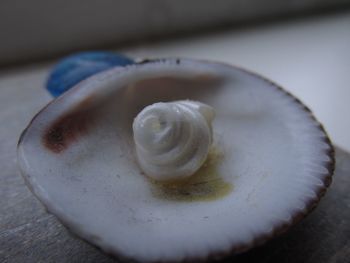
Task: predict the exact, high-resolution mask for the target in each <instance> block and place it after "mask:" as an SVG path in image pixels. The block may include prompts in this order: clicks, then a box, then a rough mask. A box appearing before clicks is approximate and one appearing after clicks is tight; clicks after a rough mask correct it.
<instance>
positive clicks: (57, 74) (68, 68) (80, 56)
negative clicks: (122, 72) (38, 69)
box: [46, 51, 134, 97]
mask: <svg viewBox="0 0 350 263" xmlns="http://www.w3.org/2000/svg"><path fill="white" fill-rule="evenodd" d="M133 63H134V61H133V60H131V59H130V58H128V57H125V56H123V55H120V54H114V53H111V52H105V51H87V52H79V53H75V54H73V55H71V56H68V57H66V58H64V59H62V60H61V61H60V62H59V63H57V65H56V66H55V68H54V69H53V70H52V72H51V74H50V76H49V78H48V80H47V83H46V89H47V90H48V91H49V92H50V94H51V95H52V96H53V97H58V96H59V95H61V94H62V93H63V92H65V91H67V90H68V89H70V88H71V87H73V86H74V85H76V84H78V83H79V82H80V81H82V80H84V79H86V78H88V77H90V76H92V75H94V74H96V73H98V72H101V71H104V70H107V69H110V68H113V67H116V66H126V65H130V64H133Z"/></svg>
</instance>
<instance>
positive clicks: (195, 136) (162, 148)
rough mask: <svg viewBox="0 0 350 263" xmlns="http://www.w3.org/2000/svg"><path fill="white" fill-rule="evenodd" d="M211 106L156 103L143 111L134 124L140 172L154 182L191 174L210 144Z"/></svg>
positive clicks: (180, 102)
mask: <svg viewBox="0 0 350 263" xmlns="http://www.w3.org/2000/svg"><path fill="white" fill-rule="evenodd" d="M213 118H214V110H213V108H212V107H210V106H208V105H206V104H203V103H200V102H196V101H189V100H188V101H186V100H183V101H175V102H167V103H164V102H158V103H154V104H152V105H150V106H147V107H146V108H144V109H143V110H142V111H141V112H140V113H139V114H138V115H137V117H136V118H135V120H134V123H133V131H134V142H135V146H136V153H137V159H138V162H139V165H140V166H141V169H142V170H143V171H144V172H145V173H146V174H147V175H149V176H150V177H152V178H154V179H157V180H168V179H179V178H183V177H187V176H190V175H192V174H193V173H194V172H196V171H197V170H198V168H199V167H200V166H201V165H202V164H203V162H204V161H205V159H206V158H207V155H208V152H209V148H210V146H211V144H212V125H211V122H212V120H213Z"/></svg>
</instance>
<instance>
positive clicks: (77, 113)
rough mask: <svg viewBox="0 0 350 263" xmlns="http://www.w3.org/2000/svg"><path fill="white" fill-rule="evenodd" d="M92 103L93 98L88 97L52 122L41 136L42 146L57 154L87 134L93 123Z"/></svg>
mask: <svg viewBox="0 0 350 263" xmlns="http://www.w3.org/2000/svg"><path fill="white" fill-rule="evenodd" d="M92 102H93V98H92V96H90V97H88V98H86V99H84V100H83V101H81V102H80V103H79V104H78V105H77V106H76V107H74V108H73V109H72V110H70V111H69V112H68V113H66V114H64V115H63V116H61V117H60V118H59V119H57V120H56V121H54V122H53V123H52V124H51V125H50V126H49V127H48V128H47V130H46V132H45V133H44V135H43V138H42V139H43V144H44V146H45V147H46V148H47V149H48V150H50V151H51V152H53V153H57V154H59V153H61V152H63V151H64V150H66V149H67V148H68V147H69V146H70V145H71V144H72V143H74V142H76V141H78V140H79V138H81V137H82V136H83V135H85V134H87V133H88V131H89V127H90V125H91V122H92V121H93V114H92V108H93V103H92Z"/></svg>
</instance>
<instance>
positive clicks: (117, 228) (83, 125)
mask: <svg viewBox="0 0 350 263" xmlns="http://www.w3.org/2000/svg"><path fill="white" fill-rule="evenodd" d="M182 100H191V101H198V102H201V103H204V104H207V105H210V106H211V107H212V108H213V109H214V111H215V119H213V121H212V129H213V135H212V145H211V149H210V150H209V154H208V156H207V160H206V161H205V163H204V164H203V165H202V166H201V167H200V168H199V170H197V171H196V172H195V174H193V175H191V176H189V177H188V178H187V179H186V180H184V181H182V182H170V183H167V182H162V181H160V182H159V181H154V180H151V179H150V178H149V177H148V176H144V175H143V173H142V170H141V169H140V166H139V164H138V161H137V154H136V151H135V144H134V138H133V128H132V124H133V121H134V119H135V117H136V116H137V115H138V114H139V113H140V112H141V111H142V110H143V109H144V108H145V107H147V106H149V105H152V104H154V103H159V102H170V103H173V102H175V101H182ZM167 105H169V104H167ZM141 116H142V115H141ZM208 119H211V118H208ZM139 136H141V137H142V135H137V136H136V137H137V138H138V137H139ZM18 163H19V165H20V168H21V171H22V174H23V177H24V179H25V180H26V182H27V184H28V186H29V187H30V189H31V191H32V192H33V193H34V194H35V195H36V196H37V198H38V199H39V200H40V201H41V202H42V203H43V204H44V205H45V206H46V208H47V210H48V211H49V212H50V213H53V214H54V215H55V216H56V217H57V218H58V219H59V220H60V221H61V222H62V223H63V224H64V225H66V226H67V227H68V228H69V229H70V230H71V231H73V232H74V233H76V234H77V235H78V236H80V237H81V238H83V239H85V240H87V241H89V242H91V243H92V244H94V245H96V246H98V247H100V248H101V249H102V250H104V251H106V252H108V253H109V254H113V255H115V256H116V257H118V258H126V259H130V260H134V261H138V262H156V261H173V262H180V261H195V260H210V259H214V258H215V259H216V258H218V255H220V257H223V256H225V255H231V254H236V253H241V252H243V251H246V250H248V249H250V248H252V247H254V246H256V245H257V244H262V243H264V242H266V241H267V240H269V239H271V238H272V237H275V236H276V235H278V234H280V233H282V232H284V231H286V230H287V229H288V228H289V227H290V226H292V225H294V224H295V223H297V222H298V221H299V220H300V219H301V218H303V217H304V216H305V215H306V214H307V213H309V212H310V211H311V210H312V209H313V208H314V207H315V206H316V204H317V203H318V202H319V200H320V198H321V197H322V196H323V194H324V193H325V191H326V189H327V187H328V186H329V184H330V182H331V178H332V174H333V169H334V153H333V147H332V144H331V142H330V140H329V138H328V136H327V134H326V132H325V131H324V129H323V127H322V126H321V124H320V123H319V122H318V121H317V120H316V119H315V117H314V116H313V115H312V113H311V112H310V110H309V109H308V108H307V107H306V106H304V105H303V104H302V103H301V102H300V101H299V100H298V99H296V98H295V97H293V96H292V95H291V94H289V93H287V92H286V91H284V90H283V89H282V88H280V87H279V86H277V85H276V84H274V83H273V82H271V81H269V80H266V79H265V78H263V77H260V76H259V75H257V74H254V73H251V72H249V71H246V70H243V69H240V68H238V67H233V66H229V65H225V64H222V63H217V62H209V61H197V60H191V59H161V60H149V61H144V62H143V63H136V64H132V65H127V66H125V67H115V68H112V69H109V70H107V71H104V72H101V73H98V74H96V75H94V76H92V77H90V78H88V79H86V80H85V81H82V82H80V83H79V84H77V85H76V86H75V87H73V88H72V89H70V90H69V91H67V92H65V93H64V94H62V96H60V97H58V98H57V99H55V100H53V101H52V102H51V103H50V104H48V105H47V106H46V107H45V108H44V109H43V110H41V111H40V112H39V113H38V114H37V115H36V116H35V117H34V119H33V120H32V121H31V122H30V124H29V125H28V127H27V128H26V130H25V131H24V132H23V134H22V136H21V138H20V140H19V144H18Z"/></svg>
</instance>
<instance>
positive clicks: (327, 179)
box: [17, 57, 336, 263]
mask: <svg viewBox="0 0 350 263" xmlns="http://www.w3.org/2000/svg"><path fill="white" fill-rule="evenodd" d="M181 59H182V58H178V57H175V58H160V59H159V58H158V59H148V58H145V59H141V60H139V61H138V62H136V63H135V64H133V65H130V67H131V66H134V67H135V66H136V67H137V66H141V65H145V64H152V63H161V62H165V61H168V60H173V61H175V62H176V64H180V63H181ZM189 60H190V61H197V62H203V63H210V64H218V65H224V66H227V67H231V68H234V69H236V70H238V71H241V72H244V73H247V74H248V75H250V76H252V77H255V78H258V79H260V80H262V81H264V82H265V83H267V84H268V85H269V86H271V87H272V88H275V89H277V90H279V91H280V92H282V93H284V94H285V95H286V96H289V97H290V98H292V99H293V102H294V103H296V104H298V105H299V106H301V107H302V109H303V111H304V112H305V113H307V115H308V116H307V117H309V118H310V120H311V121H313V122H314V123H315V124H316V125H317V129H318V130H320V131H321V132H322V133H323V134H324V138H322V140H323V142H324V143H326V144H327V145H328V146H329V149H328V150H326V151H325V154H326V155H327V157H328V158H329V160H328V161H327V162H326V163H325V165H324V167H325V168H326V169H327V171H328V173H327V175H326V176H324V178H323V179H321V178H320V180H321V181H322V182H323V185H319V186H316V187H317V188H316V190H315V193H316V195H315V197H314V198H309V200H307V201H306V202H305V209H304V210H303V211H297V212H295V213H293V214H292V215H291V220H290V221H289V222H286V223H281V224H279V225H276V226H275V227H274V228H273V230H272V231H271V232H269V233H267V234H263V235H260V236H257V237H255V238H254V239H253V240H252V241H251V242H250V243H245V244H241V245H239V244H238V245H233V246H231V247H230V248H229V249H226V250H223V251H212V252H210V251H209V252H208V254H207V255H205V256H197V257H187V258H186V257H185V258H184V259H182V260H179V261H178V260H161V261H159V260H151V261H147V262H152V263H158V262H166V263H179V262H210V261H213V260H215V261H217V260H221V259H224V258H227V257H229V256H234V255H237V254H241V253H244V252H246V251H248V250H250V249H252V248H254V247H258V246H261V245H263V244H265V243H266V242H267V241H269V240H271V239H273V238H275V237H277V236H279V235H281V234H283V233H285V232H287V231H288V230H289V229H290V228H291V227H292V226H294V225H296V224H297V223H298V222H300V221H301V220H302V219H303V218H305V217H306V216H307V215H308V214H310V213H311V212H312V211H313V210H314V209H315V208H316V206H317V205H318V203H319V201H320V200H321V198H322V197H323V196H324V195H325V193H326V191H327V189H328V187H329V186H330V184H331V183H332V177H333V174H334V170H335V163H336V160H335V150H334V146H333V145H332V142H331V140H330V138H329V135H328V133H327V132H326V130H325V128H324V126H323V125H322V124H321V123H320V122H319V121H318V120H317V119H316V117H315V116H314V114H313V112H312V111H311V109H310V108H308V107H307V106H306V105H305V104H304V103H303V102H302V101H301V100H300V99H298V98H297V97H295V96H294V95H292V94H291V93H290V92H288V91H287V90H285V89H284V88H283V87H282V86H280V85H279V84H276V83H275V82H273V81H271V80H270V79H268V78H266V77H264V76H262V75H260V74H258V73H256V72H254V71H251V70H247V69H245V68H243V67H240V66H237V65H232V64H229V63H225V62H217V61H210V60H205V59H189ZM125 67H129V66H125ZM116 68H120V67H118V66H116V67H113V68H111V69H108V70H106V71H111V70H115V69H116ZM106 71H102V72H101V73H103V72H106ZM97 74H100V73H97ZM93 76H95V75H93ZM93 76H91V77H93ZM91 77H89V78H87V79H85V80H83V81H81V82H79V83H78V84H76V85H75V86H74V87H73V88H72V89H70V90H68V91H67V92H65V93H63V94H62V95H61V96H59V97H57V98H56V99H53V100H52V101H50V102H49V103H47V104H46V105H45V106H44V107H43V108H42V109H41V110H39V111H38V112H37V113H36V114H35V115H34V116H33V118H32V119H31V120H30V122H29V123H28V125H27V126H26V128H25V129H24V130H23V131H22V133H21V134H20V137H19V140H18V143H17V156H18V155H19V148H20V146H21V143H22V140H23V138H24V136H25V134H26V132H27V130H28V128H29V127H30V126H31V125H32V123H33V121H34V120H35V119H36V118H37V116H38V115H39V114H41V113H42V112H43V111H44V110H45V109H46V108H47V107H48V106H49V105H50V104H52V103H53V102H54V101H56V100H59V99H60V98H61V97H63V96H67V94H69V93H73V92H74V90H75V87H77V86H80V85H81V84H82V83H84V82H86V81H88V80H89V79H90V78H91ZM19 166H20V165H19ZM20 172H21V176H22V178H23V179H24V182H25V184H26V186H27V187H28V188H29V190H30V191H31V192H32V193H33V195H34V196H35V197H36V198H37V200H39V202H40V203H41V204H42V205H43V206H44V207H45V209H46V211H47V212H48V213H50V214H52V215H54V216H55V217H56V218H57V219H58V221H59V222H61V223H62V225H63V226H64V227H65V228H66V229H68V230H69V231H70V232H72V233H73V234H75V235H76V236H77V237H79V238H80V239H81V240H83V241H85V242H87V243H89V244H90V245H92V246H93V247H95V248H97V249H99V250H101V251H102V252H104V253H105V254H107V255H109V256H112V257H114V258H116V259H118V260H121V261H123V262H124V261H125V262H126V261H128V262H130V261H131V262H142V261H138V260H136V259H135V258H130V257H127V256H124V255H123V253H122V252H121V251H115V250H114V251H112V250H109V249H106V248H105V247H102V246H100V245H98V244H96V243H95V242H93V241H90V240H89V239H92V240H93V239H94V237H92V236H91V237H89V235H86V234H82V232H84V231H81V230H80V229H78V228H76V229H74V224H71V223H69V222H68V221H66V220H65V219H63V218H62V217H61V216H59V215H57V214H56V213H55V211H54V210H55V209H51V208H49V207H48V206H47V204H46V203H45V201H43V200H41V197H40V194H38V193H36V191H35V189H34V187H33V186H32V185H31V182H30V180H29V177H30V176H28V175H27V174H26V173H25V171H24V170H23V169H22V167H21V166H20ZM72 225H73V227H71V226H72Z"/></svg>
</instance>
